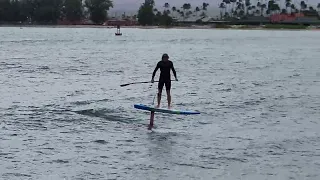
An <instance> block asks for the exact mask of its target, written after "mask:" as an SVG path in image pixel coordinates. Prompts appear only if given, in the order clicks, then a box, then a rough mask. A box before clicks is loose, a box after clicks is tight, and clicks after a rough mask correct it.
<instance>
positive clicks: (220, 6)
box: [219, 2, 226, 19]
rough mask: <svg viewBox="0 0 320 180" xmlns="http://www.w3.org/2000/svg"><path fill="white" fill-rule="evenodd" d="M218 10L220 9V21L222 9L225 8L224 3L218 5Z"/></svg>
mask: <svg viewBox="0 0 320 180" xmlns="http://www.w3.org/2000/svg"><path fill="white" fill-rule="evenodd" d="M219 8H220V19H222V16H223V9H225V8H226V5H225V4H224V2H222V3H220V5H219Z"/></svg>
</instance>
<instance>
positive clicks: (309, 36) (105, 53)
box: [0, 27, 320, 180]
mask: <svg viewBox="0 0 320 180" xmlns="http://www.w3.org/2000/svg"><path fill="white" fill-rule="evenodd" d="M114 33H115V29H101V28H21V29H20V28H13V27H1V28H0V83H1V88H0V99H1V101H0V115H1V118H0V162H1V163H0V179H3V180H17V179H19V180H20V179H21V180H26V179H32V180H71V179H72V180H73V179H74V180H78V179H79V180H80V179H83V180H87V179H103V180H111V179H117V180H122V179H126V180H129V179H130V180H143V179H148V180H149V179H150V180H156V179H157V180H158V179H161V180H162V179H165V180H176V179H183V180H184V179H195V180H200V179H201V180H211V179H215V180H235V179H237V180H238V179H239V180H240V179H241V180H242V179H245V180H257V179H259V180H264V179H266V180H267V179H268V180H269V179H272V180H280V179H281V180H286V179H290V180H318V179H320V173H319V169H320V133H319V132H320V131H319V129H320V124H319V123H320V122H319V120H320V80H319V78H320V60H319V57H320V41H319V39H320V33H319V32H316V31H263V30H261V31H260V30H187V29H185V30H184V29H166V30H165V29H152V30H151V29H130V28H124V29H122V33H123V36H121V37H120V36H119V37H116V36H114ZM162 53H168V54H169V56H170V59H171V60H172V61H173V63H174V66H175V69H176V71H177V75H178V79H179V81H178V82H172V92H171V93H172V103H173V107H172V108H174V109H186V110H197V111H200V112H201V114H200V115H192V116H183V115H170V114H159V113H156V115H155V128H154V130H153V131H149V130H147V125H148V123H149V113H148V112H146V111H141V110H138V109H134V108H133V105H134V104H135V103H143V104H150V105H151V104H152V103H153V99H154V97H155V95H156V92H157V84H156V83H154V84H151V83H149V84H148V83H147V84H135V85H129V86H126V87H120V84H124V83H131V82H139V81H149V80H151V75H152V72H153V70H154V68H155V66H156V63H157V62H158V61H159V60H160V58H161V55H162ZM158 77H159V71H158V72H157V75H156V78H158ZM161 105H162V107H166V96H165V93H164V94H163V97H162V104H161Z"/></svg>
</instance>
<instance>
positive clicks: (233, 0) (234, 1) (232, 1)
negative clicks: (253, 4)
mask: <svg viewBox="0 0 320 180" xmlns="http://www.w3.org/2000/svg"><path fill="white" fill-rule="evenodd" d="M230 2H231V3H232V9H231V13H232V16H233V15H234V12H235V10H234V5H235V3H236V2H237V0H230Z"/></svg>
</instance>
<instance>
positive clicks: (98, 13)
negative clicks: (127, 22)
mask: <svg viewBox="0 0 320 180" xmlns="http://www.w3.org/2000/svg"><path fill="white" fill-rule="evenodd" d="M111 7H113V3H112V1H111V0H85V1H84V3H82V0H0V22H38V23H56V22H57V21H58V20H63V19H64V20H69V21H79V20H81V19H83V18H84V17H85V16H88V17H89V18H90V19H91V20H92V21H93V22H94V23H97V24H100V23H103V22H104V21H105V20H106V19H107V12H108V10H109V9H110V8H111Z"/></svg>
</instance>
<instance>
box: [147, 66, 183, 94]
mask: <svg viewBox="0 0 320 180" xmlns="http://www.w3.org/2000/svg"><path fill="white" fill-rule="evenodd" d="M158 69H160V77H159V83H158V89H160V90H162V89H163V86H164V85H166V90H170V89H171V74H170V70H171V69H172V72H173V75H174V77H177V74H176V71H175V69H174V67H173V63H172V61H169V60H168V61H159V62H158V64H157V67H156V68H155V69H154V71H153V74H152V79H153V78H154V76H155V75H156V72H157V70H158Z"/></svg>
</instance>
